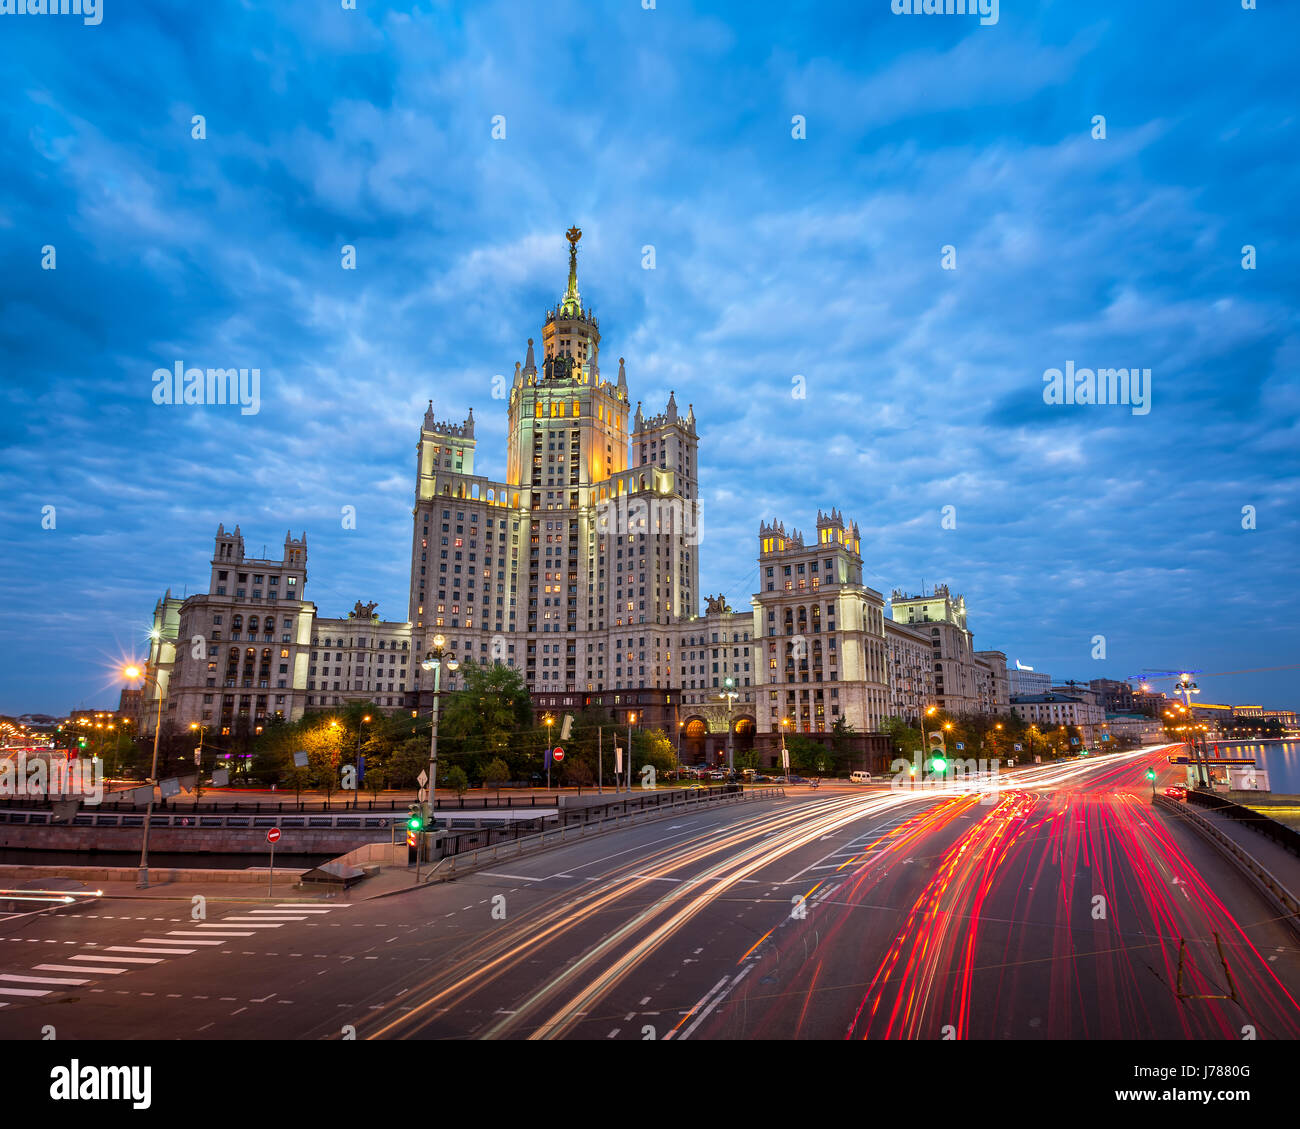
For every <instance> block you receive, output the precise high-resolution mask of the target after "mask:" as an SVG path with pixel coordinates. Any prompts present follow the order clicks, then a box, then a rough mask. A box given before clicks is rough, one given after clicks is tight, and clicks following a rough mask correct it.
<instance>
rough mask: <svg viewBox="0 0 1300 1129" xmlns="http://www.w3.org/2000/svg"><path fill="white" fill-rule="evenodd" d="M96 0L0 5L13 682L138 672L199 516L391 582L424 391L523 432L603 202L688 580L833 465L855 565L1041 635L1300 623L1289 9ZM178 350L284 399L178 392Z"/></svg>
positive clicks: (615, 305)
mask: <svg viewBox="0 0 1300 1129" xmlns="http://www.w3.org/2000/svg"><path fill="white" fill-rule="evenodd" d="M104 5H105V6H104V15H103V21H102V23H101V24H100V25H99V26H95V27H87V26H83V25H82V23H81V22H80V21H79V20H77V19H76V18H74V17H49V16H44V17H36V16H0V21H2V25H0V73H3V74H4V75H5V83H4V88H5V91H6V103H7V104H6V112H5V114H4V115H3V117H2V118H0V167H3V168H4V170H5V175H4V176H3V177H0V393H2V395H3V412H2V413H0V429H2V432H3V436H4V443H3V454H2V455H0V486H2V487H3V498H4V502H3V513H2V515H0V521H2V522H3V525H2V527H0V536H2V538H3V541H2V543H3V546H4V548H3V558H2V563H0V598H2V599H3V601H4V605H5V614H4V615H3V617H0V625H2V626H0V642H2V643H3V647H0V712H8V713H20V712H27V711H44V712H53V713H61V712H64V711H66V710H68V709H70V708H74V707H77V706H79V705H83V704H84V705H87V706H91V705H108V704H113V703H115V702H116V684H115V683H114V680H113V676H112V666H113V663H114V662H115V660H117V659H118V658H119V657H121V656H123V655H126V654H136V655H139V654H140V653H142V645H141V638H142V633H143V631H144V629H145V627H146V624H147V622H148V617H149V615H150V613H151V611H152V608H153V605H154V602H155V600H156V599H157V598H158V597H159V596H160V595H161V594H162V592H163V590H164V589H166V588H167V587H171V588H172V590H173V591H174V592H176V593H181V592H183V591H186V590H187V588H188V591H189V592H194V591H198V590H201V589H202V586H203V585H205V584H206V579H207V574H208V562H209V559H210V556H211V551H212V541H211V539H212V536H213V534H214V532H215V530H216V526H217V523H218V522H225V523H226V524H227V526H231V525H234V524H235V523H236V522H238V523H239V525H240V526H241V527H242V530H243V532H244V534H245V538H246V543H247V547H248V550H249V551H250V552H251V553H260V552H261V549H262V546H263V545H264V544H265V545H267V546H268V547H270V548H271V549H272V550H273V551H276V552H277V555H278V550H277V548H276V547H277V546H279V544H280V543H281V542H282V540H283V537H284V533H285V531H286V529H292V530H294V532H295V535H296V534H297V533H299V532H301V531H302V530H306V532H307V536H308V550H309V579H308V585H307V589H306V595H307V596H308V598H310V599H313V600H314V601H315V602H316V603H317V605H318V607H319V608H320V609H321V612H322V614H325V615H342V614H345V613H346V611H347V609H348V608H350V607H351V606H352V604H353V603H354V601H355V600H357V599H358V598H361V599H364V600H367V601H368V600H371V599H374V600H377V601H379V609H378V610H379V612H380V614H381V615H384V616H386V617H391V618H395V619H400V618H403V617H404V613H405V589H406V580H407V570H408V566H409V552H410V507H411V502H412V490H413V468H414V446H415V442H416V439H417V435H418V427H419V423H420V419H421V416H422V413H423V409H424V406H425V402H426V401H427V400H428V399H430V398H432V399H433V401H434V404H435V408H436V410H437V412H438V414H439V417H440V418H448V417H454V418H457V419H460V418H463V416H464V414H465V412H466V410H467V409H468V408H469V407H471V406H473V408H474V412H475V417H476V420H477V421H478V439H479V443H478V450H479V459H478V466H477V469H478V470H479V472H480V473H486V474H489V475H492V476H497V477H499V476H502V475H503V474H504V471H505V431H504V424H505V420H504V411H503V405H502V403H501V402H500V401H495V400H493V399H492V396H491V389H492V379H493V377H494V376H495V375H497V374H502V373H503V374H510V373H512V372H513V367H514V362H515V361H517V360H522V359H523V355H524V350H525V348H526V339H527V338H528V337H529V336H533V337H537V338H539V339H540V332H539V330H540V323H541V319H542V315H543V313H544V311H545V309H546V308H547V306H548V305H549V304H551V303H553V302H554V301H555V300H556V299H557V298H558V296H559V295H560V294H561V293H562V291H563V287H564V283H565V274H566V250H567V245H566V244H565V242H564V239H563V232H564V230H565V229H566V228H567V227H569V226H570V225H571V224H574V223H576V224H578V225H580V226H581V227H582V229H583V231H584V237H583V240H582V244H581V255H580V277H579V281H580V284H581V288H582V294H583V298H584V300H585V301H587V302H589V303H590V304H592V305H593V306H594V307H595V309H596V312H597V314H598V315H599V317H600V319H601V331H602V345H603V348H602V350H601V353H602V361H603V365H602V367H603V369H604V371H605V372H606V374H607V375H611V376H612V375H613V374H614V372H616V358H618V357H619V356H624V357H626V358H627V372H628V380H629V384H630V387H631V393H632V399H633V400H634V401H635V400H638V399H639V400H642V401H643V402H644V403H645V405H646V410H647V412H650V411H659V410H662V406H663V403H664V402H665V401H666V399H667V396H668V392H669V390H670V389H673V390H675V391H676V397H677V401H678V403H679V404H680V405H681V406H682V407H683V409H684V408H685V405H686V404H687V403H688V402H689V403H693V404H694V406H695V412H696V415H697V417H698V420H699V428H700V435H701V440H700V476H701V479H702V490H703V506H704V517H703V522H704V529H705V534H704V536H705V541H704V544H703V546H702V548H701V554H702V562H703V564H702V575H701V586H702V588H703V589H704V590H705V591H707V592H717V591H724V592H726V593H727V595H728V597H729V598H730V600H731V602H732V603H733V604H738V603H739V604H740V605H743V604H744V603H745V602H747V599H748V596H749V595H750V594H751V593H752V592H753V591H754V589H755V584H756V577H755V571H754V570H755V562H754V557H755V553H756V548H757V543H756V535H757V529H758V524H759V521H760V519H763V518H768V519H770V518H773V517H780V518H782V519H783V520H784V521H785V522H786V524H787V526H790V525H796V526H798V527H799V528H801V529H803V530H805V531H811V530H812V528H813V526H814V523H815V516H816V512H817V509H818V508H819V507H824V508H829V507H831V506H836V507H838V508H839V509H841V510H842V511H843V512H844V513H845V514H846V515H847V516H848V517H850V518H852V519H855V520H856V521H857V522H858V523H859V524H860V526H861V528H862V551H863V557H864V560H865V569H866V578H867V581H868V583H870V584H872V585H873V586H874V587H876V588H878V589H880V590H882V591H883V592H885V593H886V594H888V592H889V591H890V590H891V589H892V588H894V587H902V588H905V589H908V590H910V591H915V590H916V589H917V588H918V587H919V585H920V584H921V582H922V580H924V582H925V583H926V584H927V585H929V584H933V583H934V582H936V581H938V582H946V583H949V584H950V585H952V586H953V588H954V590H955V591H958V592H962V593H964V594H965V596H966V601H967V606H968V610H969V613H970V626H971V628H972V629H973V631H974V632H975V641H976V646H977V647H984V648H998V649H1002V650H1005V651H1006V652H1007V654H1008V656H1009V657H1010V658H1011V659H1012V660H1013V661H1014V660H1016V659H1019V660H1021V661H1022V662H1024V663H1027V664H1030V665H1034V666H1036V667H1037V668H1038V669H1040V670H1047V671H1050V672H1051V673H1053V674H1055V675H1057V676H1059V677H1062V678H1064V677H1075V678H1090V677H1100V676H1110V677H1124V676H1126V675H1131V674H1135V673H1137V672H1138V671H1140V670H1141V669H1142V668H1144V667H1152V668H1159V669H1173V668H1174V667H1178V666H1189V667H1192V668H1194V669H1199V670H1201V671H1205V672H1220V671H1240V670H1244V669H1251V668H1259V667H1279V666H1286V665H1290V664H1293V663H1295V662H1296V661H1297V647H1296V639H1297V627H1296V624H1297V612H1300V607H1298V606H1297V605H1298V602H1300V601H1298V600H1297V590H1298V589H1300V566H1298V565H1297V549H1298V548H1300V536H1298V532H1300V519H1298V518H1297V490H1296V486H1297V477H1298V471H1300V457H1298V456H1297V439H1298V438H1300V428H1298V424H1297V419H1298V418H1300V416H1298V413H1297V407H1298V406H1300V391H1298V389H1300V382H1297V380H1296V372H1297V368H1298V367H1300V365H1298V362H1300V336H1298V335H1297V314H1296V309H1297V303H1296V289H1297V280H1298V279H1300V271H1298V270H1297V269H1296V263H1295V247H1296V241H1297V234H1298V231H1297V227H1298V220H1297V214H1296V210H1295V206H1294V204H1295V200H1296V199H1297V197H1298V196H1300V192H1298V191H1297V188H1298V184H1297V180H1298V179H1300V175H1298V173H1297V168H1296V162H1295V154H1296V152H1297V151H1300V138H1298V137H1297V134H1298V132H1300V128H1298V123H1297V116H1296V115H1297V110H1298V108H1300V98H1297V80H1296V77H1295V67H1294V59H1293V57H1292V53H1291V49H1289V48H1287V47H1286V44H1287V43H1294V42H1295V41H1296V39H1297V34H1298V33H1300V9H1297V8H1296V7H1295V6H1293V5H1280V4H1273V3H1264V4H1261V9H1263V10H1260V11H1241V10H1239V6H1238V5H1237V4H1236V3H1235V2H1229V0H1222V2H1217V3H1211V2H1209V0H1206V2H1203V3H1187V4H1179V5H1176V6H1175V8H1176V10H1174V9H1171V8H1170V7H1169V6H1166V5H1159V4H1131V3H1114V4H1101V3H1096V4H1083V3H1067V2H1061V0H1058V2H1050V0H1046V2H1041V3H1034V2H1032V0H1025V2H1023V3H1011V2H1009V0H1004V3H1003V4H1002V5H1001V11H1000V18H999V20H998V22H997V24H995V25H992V26H981V25H980V23H979V22H978V20H976V19H973V18H970V17H956V16H895V15H893V14H892V13H891V12H890V8H889V3H888V0H868V2H863V3H853V4H832V5H814V4H808V5H792V4H789V3H785V2H779V3H778V2H770V3H753V2H747V3H736V4H726V3H713V4H707V5H706V4H692V3H685V2H677V0H660V2H659V4H658V6H657V8H656V9H654V10H648V11H647V10H644V9H643V8H642V6H641V3H640V0H607V2H602V3H599V4H592V3H579V2H576V0H573V2H561V0H555V2H552V0H533V2H529V3H523V2H520V0H515V2H512V3H490V2H476V3H474V4H446V3H427V2H426V3H417V4H411V3H408V4H383V3H377V2H373V0H360V2H359V4H358V10H357V11H346V10H344V9H342V7H341V5H339V4H337V3H335V4H331V3H329V2H321V3H310V4H309V3H305V2H302V0H291V2H286V3H283V4H275V5H267V4H247V3H236V2H233V0H232V2H228V3H212V4H188V5H183V6H179V5H175V4H172V3H162V2H154V0H131V3H126V2H125V0H104ZM194 114H203V115H204V116H205V118H206V129H207V137H206V139H205V140H194V139H193V138H192V137H191V117H192V115H194ZM1098 114H1101V115H1104V116H1105V118H1106V138H1105V139H1104V140H1097V139H1094V138H1093V137H1092V129H1093V126H1092V120H1093V117H1094V115H1098ZM494 115H504V117H505V123H506V136H505V139H504V140H495V139H493V137H492V119H493V116H494ZM794 115H803V117H804V119H805V120H806V138H805V139H802V140H796V139H795V138H794V137H792V124H791V123H792V118H793V117H794ZM345 243H350V244H352V245H354V246H355V247H356V248H357V261H358V269H357V270H356V271H344V270H342V269H341V266H340V248H341V246H342V245H343V244H345ZM646 244H651V245H653V246H654V248H655V259H656V265H655V269H654V270H653V271H650V270H644V269H642V247H643V246H644V245H646ZM1245 244H1252V245H1254V246H1255V247H1256V248H1257V256H1258V259H1257V263H1258V265H1257V269H1255V270H1253V271H1246V270H1243V269H1242V265H1241V263H1242V251H1241V249H1242V247H1243V245H1245ZM45 245H53V246H54V247H55V248H56V255H57V269H55V270H53V271H50V270H42V269H41V255H42V253H41V248H42V247H43V246H45ZM945 245H952V246H953V247H955V248H956V264H957V266H956V269H955V270H950V271H949V270H943V269H942V267H941V261H940V260H941V248H943V247H944V246H945ZM178 359H180V360H184V361H185V363H186V364H187V365H189V364H194V365H201V366H205V367H206V366H219V367H225V366H228V365H229V366H236V367H248V368H251V367H259V368H260V369H261V372H262V384H261V401H262V402H261V410H260V412H259V413H258V414H256V415H248V416H245V415H241V414H239V412H238V411H237V410H232V409H231V408H228V407H190V408H175V407H165V406H158V405H155V404H154V403H153V401H152V399H151V390H152V387H153V385H152V381H151V373H152V372H153V371H154V370H155V369H156V368H158V367H160V366H164V367H170V366H171V365H172V364H173V363H174V362H175V361H176V360H178ZM1068 361H1073V362H1074V363H1075V365H1077V366H1080V367H1083V366H1087V367H1111V366H1114V367H1141V368H1150V369H1151V370H1152V395H1151V410H1150V412H1149V414H1146V415H1142V416H1138V415H1134V414H1132V413H1131V412H1130V410H1129V409H1128V408H1126V407H1122V406H1051V405H1047V404H1045V403H1044V401H1043V395H1042V389H1043V373H1044V371H1045V370H1047V369H1049V368H1053V367H1056V368H1060V367H1064V365H1065V364H1066V362H1068ZM795 376H802V377H803V378H804V380H805V382H806V396H805V397H804V398H802V399H798V398H796V397H795V396H794V395H792V387H793V385H792V381H793V378H794V377H795ZM346 505H351V506H355V507H356V512H357V528H356V529H355V530H352V531H349V530H345V529H343V528H342V526H341V522H340V517H339V515H340V510H341V508H342V507H343V506H346ZM46 506H54V507H55V520H56V525H55V528H53V529H44V528H42V511H43V507H46ZM945 506H952V507H955V515H956V527H955V528H949V529H945V528H943V526H942V522H941V517H942V512H943V508H944V507H945ZM1243 506H1254V507H1255V513H1256V519H1255V520H1256V525H1257V527H1256V528H1255V529H1253V530H1246V529H1243V528H1242V520H1243V519H1242V507H1243ZM1096 635H1104V636H1105V638H1106V658H1105V659H1104V660H1098V659H1094V658H1092V652H1093V637H1094V636H1096ZM1201 685H1202V687H1203V689H1204V691H1205V693H1204V694H1203V697H1204V698H1205V699H1206V700H1211V701H1214V700H1229V701H1238V702H1241V701H1260V702H1263V703H1264V704H1265V705H1268V706H1274V707H1280V706H1300V692H1297V689H1298V688H1300V671H1297V670H1294V669H1293V670H1278V671H1271V672H1265V673H1259V674H1252V675H1238V676H1229V677H1216V678H1204V679H1202V680H1201Z"/></svg>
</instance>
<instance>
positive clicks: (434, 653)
mask: <svg viewBox="0 0 1300 1129" xmlns="http://www.w3.org/2000/svg"><path fill="white" fill-rule="evenodd" d="M431 642H432V643H433V650H431V651H430V652H429V653H428V654H427V655H425V656H424V661H423V662H422V663H421V664H420V665H421V666H422V667H424V669H425V670H431V671H433V727H432V729H431V731H430V733H429V802H428V818H427V819H426V820H425V821H424V826H425V828H426V830H430V831H431V830H433V819H434V803H435V799H436V795H437V793H436V792H435V791H434V789H435V788H437V786H438V695H439V693H441V691H442V667H443V664H444V663H445V664H446V666H447V670H448V671H449V672H451V673H452V674H455V673H456V671H457V670H459V669H460V663H459V662H458V661H457V660H456V656H455V655H451V654H447V653H446V647H447V639H446V636H444V635H441V634H439V635H435V636H434V637H433V639H432V640H431ZM421 854H423V851H417V852H416V855H415V880H416V882H419V881H420V855H421Z"/></svg>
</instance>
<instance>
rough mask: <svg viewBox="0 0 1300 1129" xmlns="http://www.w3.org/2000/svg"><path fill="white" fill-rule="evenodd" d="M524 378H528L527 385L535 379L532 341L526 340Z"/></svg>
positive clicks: (535, 367) (535, 366) (535, 368)
mask: <svg viewBox="0 0 1300 1129" xmlns="http://www.w3.org/2000/svg"><path fill="white" fill-rule="evenodd" d="M524 376H526V377H528V378H529V383H530V384H531V383H533V382H534V381H536V379H537V362H536V361H535V360H534V359H533V339H532V338H531V337H530V338H529V339H528V357H527V358H526V359H525V361H524Z"/></svg>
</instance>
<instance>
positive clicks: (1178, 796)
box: [1165, 784, 1187, 800]
mask: <svg viewBox="0 0 1300 1129" xmlns="http://www.w3.org/2000/svg"><path fill="white" fill-rule="evenodd" d="M1165 795H1166V796H1168V797H1169V798H1170V799H1171V800H1185V799H1187V789H1186V788H1184V787H1183V786H1182V785H1181V784H1171V785H1170V786H1169V787H1168V788H1166V789H1165Z"/></svg>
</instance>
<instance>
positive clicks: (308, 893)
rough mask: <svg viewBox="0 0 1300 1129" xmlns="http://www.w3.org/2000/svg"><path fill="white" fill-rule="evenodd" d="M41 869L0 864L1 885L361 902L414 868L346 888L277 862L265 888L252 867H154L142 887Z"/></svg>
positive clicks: (403, 885)
mask: <svg viewBox="0 0 1300 1129" xmlns="http://www.w3.org/2000/svg"><path fill="white" fill-rule="evenodd" d="M15 869H16V868H15ZM28 869H35V868H28ZM42 869H43V870H44V871H45V874H43V875H42V876H41V879H42V880H38V879H37V878H35V877H31V876H27V877H18V878H14V877H9V876H7V875H6V874H5V870H4V869H3V868H0V886H3V887H8V888H10V889H16V888H31V887H32V886H33V885H39V887H40V888H41V889H67V890H68V891H69V892H70V893H76V892H80V891H86V890H99V891H102V894H101V897H102V898H105V899H113V900H122V901H155V902H158V901H173V902H189V901H191V900H192V899H193V898H194V897H195V896H196V895H202V896H203V897H205V898H207V899H208V900H209V901H213V902H261V903H264V904H266V903H282V902H303V903H304V904H308V903H312V902H332V903H339V902H343V903H348V902H364V901H369V900H370V899H371V898H378V897H382V896H383V895H385V894H392V893H396V892H397V891H398V890H404V889H407V888H409V887H412V886H414V885H415V868H414V867H410V868H409V869H408V868H407V867H405V866H386V867H384V868H383V869H382V870H381V871H380V872H379V873H378V874H377V875H375V876H374V877H373V878H366V879H363V880H362V881H360V882H358V883H356V884H355V885H353V886H351V887H350V888H349V889H347V890H344V889H342V888H341V887H340V886H339V885H338V884H335V883H325V882H319V883H317V882H313V883H311V884H309V885H307V886H304V887H301V888H299V887H298V886H296V885H295V883H297V881H298V876H299V874H300V873H302V872H301V871H298V870H280V869H278V868H277V869H276V872H275V884H274V886H273V887H272V888H271V889H270V891H269V892H268V889H267V883H268V879H269V878H270V872H269V871H267V870H263V871H260V872H257V873H258V874H259V875H260V876H258V877H249V878H247V880H244V879H243V878H242V875H243V874H244V873H245V872H243V871H239V872H237V873H239V874H240V875H241V879H240V880H238V881H204V880H203V879H202V878H199V877H188V876H187V877H181V878H177V879H176V880H171V879H169V878H168V877H167V875H168V873H169V871H168V869H167V868H159V869H157V870H151V871H150V885H149V888H148V889H147V890H141V889H140V888H139V887H138V886H137V885H136V883H135V880H134V879H130V880H100V879H87V878H84V877H82V876H81V875H80V874H78V873H77V871H78V869H79V868H77V867H75V866H73V867H48V868H42ZM426 869H427V867H426ZM59 871H62V872H63V876H62V877H60V876H59V875H58V873H57V872H59ZM45 875H48V876H49V882H48V883H46V882H45V881H43V879H44V877H45ZM0 900H2V899H0ZM82 904H85V903H82Z"/></svg>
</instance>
